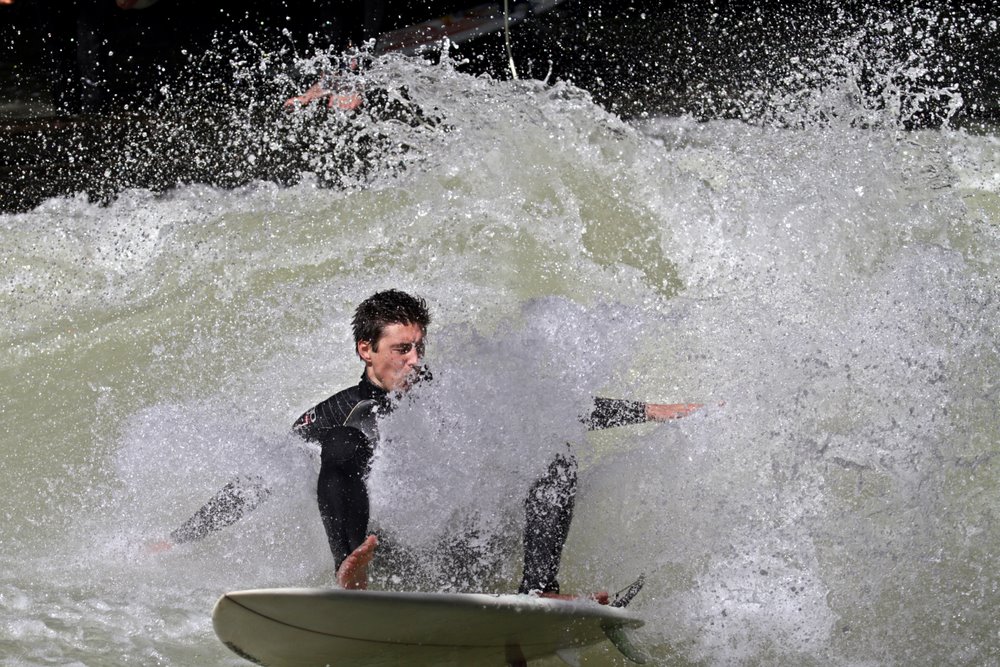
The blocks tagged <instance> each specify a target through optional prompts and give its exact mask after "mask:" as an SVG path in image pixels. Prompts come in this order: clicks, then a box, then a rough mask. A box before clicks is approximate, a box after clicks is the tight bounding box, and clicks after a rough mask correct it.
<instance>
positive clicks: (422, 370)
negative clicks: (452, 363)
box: [403, 365, 434, 389]
mask: <svg viewBox="0 0 1000 667" xmlns="http://www.w3.org/2000/svg"><path fill="white" fill-rule="evenodd" d="M433 379H434V376H433V375H432V374H431V371H430V369H428V368H427V366H423V365H421V366H414V368H413V370H411V371H410V372H409V374H408V375H407V376H406V380H404V382H403V384H404V386H405V387H406V388H407V389H410V388H412V387H415V386H416V385H418V384H424V383H426V382H430V381H431V380H433Z"/></svg>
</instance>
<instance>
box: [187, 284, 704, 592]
mask: <svg viewBox="0 0 1000 667" xmlns="http://www.w3.org/2000/svg"><path fill="white" fill-rule="evenodd" d="M430 322H431V317H430V313H429V311H428V308H427V304H426V302H425V301H424V300H423V299H421V298H419V297H415V296H411V295H409V294H407V293H405V292H401V291H398V290H387V291H384V292H378V293H376V294H373V295H372V296H370V297H369V298H367V299H365V300H364V301H363V302H362V303H361V304H360V305H359V306H358V307H357V309H356V311H355V313H354V318H353V320H352V324H353V333H354V346H355V353H356V354H357V355H358V357H359V358H360V360H361V361H362V362H363V363H364V370H363V372H362V374H361V379H360V381H359V382H358V384H357V385H354V386H351V387H348V388H347V389H344V390H342V391H340V392H338V393H336V394H334V395H333V396H331V397H330V398H328V399H326V400H325V401H322V402H321V403H319V404H318V405H316V407H314V408H312V409H311V410H309V411H307V412H305V413H304V414H303V415H302V416H301V417H299V418H298V419H297V420H296V421H295V423H294V425H293V429H294V430H295V432H296V433H298V434H299V435H300V436H302V437H303V438H304V439H306V440H308V441H310V442H314V443H316V444H317V445H319V447H320V472H319V479H318V482H317V489H316V491H317V493H316V495H317V501H318V504H319V511H320V516H321V517H322V520H323V526H324V528H325V530H326V534H327V539H328V541H329V545H330V551H331V553H332V554H333V558H334V562H335V564H336V567H337V583H338V584H339V585H340V586H342V587H343V588H351V589H364V588H366V587H367V585H368V567H369V566H370V564H371V562H372V560H373V559H374V557H375V551H376V548H377V546H378V539H377V538H376V537H375V536H374V535H371V534H370V533H369V526H368V522H369V499H368V488H367V478H368V473H369V470H370V466H371V461H372V457H373V455H374V452H375V448H376V447H377V445H378V420H379V418H381V417H382V416H384V415H386V414H388V413H389V412H390V411H391V410H392V408H393V398H394V397H398V396H400V395H402V394H403V393H405V392H407V391H408V390H409V389H410V388H411V387H412V386H413V385H414V384H416V383H418V382H422V381H425V380H427V379H429V377H430V375H429V373H427V371H426V369H425V368H424V366H423V356H424V345H425V338H426V335H427V329H428V326H429V325H430ZM700 407H701V404H697V403H681V404H671V405H663V404H646V403H641V402H637V401H624V400H618V399H607V398H597V399H595V401H594V409H593V411H592V412H591V414H590V415H589V416H588V417H587V418H586V422H587V425H588V428H590V429H592V430H594V429H602V428H609V427H612V426H622V425H627V424H638V423H642V422H645V421H665V420H671V419H679V418H681V417H684V416H686V415H688V414H690V413H692V412H694V411H695V410H697V409H698V408H700ZM576 482H577V473H576V460H575V458H574V457H573V456H572V454H571V453H569V452H568V451H567V452H566V453H565V454H559V455H557V456H556V457H554V458H553V460H552V461H551V462H550V463H549V466H548V468H547V470H546V472H545V473H544V474H543V475H542V476H541V477H540V478H539V479H538V480H536V481H535V482H534V484H533V485H532V487H531V489H530V490H529V492H528V495H527V498H526V499H525V531H524V570H523V576H522V579H521V583H520V586H519V587H518V591H519V592H521V593H535V594H541V595H546V596H556V595H558V594H559V582H558V580H557V578H556V575H557V574H558V570H559V562H560V560H561V556H562V549H563V545H564V544H565V542H566V537H567V535H568V533H569V526H570V522H571V520H572V515H573V506H574V502H575V498H576ZM266 497H267V490H266V489H265V488H264V487H263V485H262V482H260V480H253V479H249V480H241V481H236V482H232V483H230V484H229V485H227V486H226V488H224V489H223V490H222V491H220V493H219V494H216V497H215V498H213V499H212V500H211V501H209V503H208V504H206V505H205V506H204V507H202V509H200V510H199V511H198V512H197V513H195V515H194V516H192V517H191V519H189V520H188V521H187V522H185V523H184V525H182V526H181V527H180V528H178V529H177V530H175V531H174V532H173V533H171V538H172V540H173V541H174V542H186V541H191V540H195V539H200V538H201V537H204V536H205V535H207V534H208V533H210V532H212V531H214V530H217V529H219V528H222V527H224V526H228V525H230V524H232V523H234V522H235V521H236V520H238V519H239V518H240V517H241V516H243V515H245V514H246V513H247V512H249V511H251V510H252V509H254V508H255V507H257V505H259V504H260V502H263V500H264V499H265V498H266ZM606 600H607V597H606V595H605V596H604V598H603V601H606Z"/></svg>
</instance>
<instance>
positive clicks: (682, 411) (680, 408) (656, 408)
mask: <svg viewBox="0 0 1000 667" xmlns="http://www.w3.org/2000/svg"><path fill="white" fill-rule="evenodd" d="M704 406H705V404H704V403H671V404H669V405H665V404H660V403H647V404H646V419H648V420H650V421H658V422H659V421H669V420H671V419H680V418H681V417H687V416H688V415H689V414H691V413H692V412H695V411H696V410H699V409H701V408H703V407H704Z"/></svg>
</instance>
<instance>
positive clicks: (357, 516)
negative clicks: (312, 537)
mask: <svg viewBox="0 0 1000 667" xmlns="http://www.w3.org/2000/svg"><path fill="white" fill-rule="evenodd" d="M318 436H319V437H317V438H316V441H317V442H318V443H319V445H320V448H321V449H320V469H319V478H318V479H317V481H316V499H317V501H318V503H319V513H320V517H321V518H322V519H323V527H324V528H325V529H326V536H327V541H328V542H329V545H330V552H331V553H332V554H333V560H334V564H335V566H336V567H338V568H339V567H340V564H341V563H342V562H343V561H344V559H345V558H347V556H348V555H350V553H351V552H352V551H354V550H355V549H357V548H358V547H359V546H360V545H361V543H362V542H363V541H364V540H365V537H366V536H367V534H368V519H369V501H368V489H367V486H366V483H365V478H366V477H367V476H368V471H369V469H370V467H371V459H372V453H373V452H374V443H373V442H372V441H371V440H369V439H368V438H367V437H365V434H364V433H363V432H362V431H361V430H360V429H357V428H354V427H351V426H335V427H331V428H328V429H323V431H322V432H320V433H319V434H318Z"/></svg>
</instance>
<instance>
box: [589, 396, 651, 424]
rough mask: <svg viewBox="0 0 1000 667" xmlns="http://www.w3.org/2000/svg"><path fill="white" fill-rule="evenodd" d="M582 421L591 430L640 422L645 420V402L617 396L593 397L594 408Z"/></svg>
mask: <svg viewBox="0 0 1000 667" xmlns="http://www.w3.org/2000/svg"><path fill="white" fill-rule="evenodd" d="M583 421H584V423H585V424H587V428H588V429H589V430H591V431H597V430H600V429H603V428H612V427H614V426H629V425H631V424H642V423H644V422H646V421H647V419H646V404H645V403H643V402H642V401H626V400H623V399H619V398H595V399H594V409H593V410H592V411H591V413H590V415H589V416H588V417H587V418H586V419H584V420H583Z"/></svg>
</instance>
